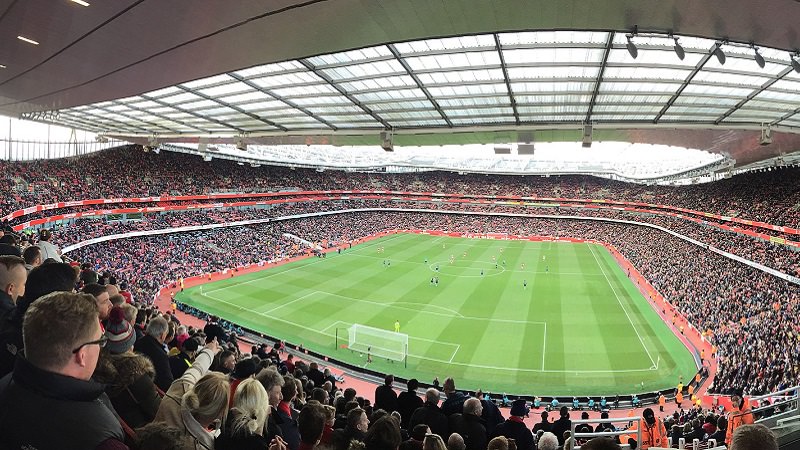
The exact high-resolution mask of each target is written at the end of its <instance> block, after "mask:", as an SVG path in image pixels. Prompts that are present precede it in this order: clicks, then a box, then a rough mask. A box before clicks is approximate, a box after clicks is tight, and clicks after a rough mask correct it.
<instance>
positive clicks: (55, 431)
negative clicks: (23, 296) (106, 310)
mask: <svg viewBox="0 0 800 450" xmlns="http://www.w3.org/2000/svg"><path fill="white" fill-rule="evenodd" d="M22 336H23V341H24V343H25V355H26V356H25V357H24V358H23V357H18V358H17V360H16V363H15V365H14V371H13V372H12V373H11V374H9V375H7V376H6V377H5V378H3V379H2V380H0V423H2V424H3V432H2V433H0V448H10V449H21V448H26V449H28V448H35V449H37V450H47V449H59V450H69V449H76V450H79V449H99V450H116V449H127V448H128V447H127V446H126V445H125V444H123V440H124V435H123V432H122V427H121V426H120V423H119V421H118V420H117V418H116V416H115V414H114V411H113V407H112V406H111V402H110V401H109V399H108V396H106V394H105V393H104V391H103V385H102V384H100V383H96V382H94V381H92V380H91V377H92V373H93V372H94V370H95V367H96V365H97V359H98V356H99V354H100V348H101V347H103V346H105V344H106V337H105V335H104V334H103V333H102V331H101V330H100V322H99V320H98V310H97V304H96V303H95V301H94V297H92V296H91V295H86V294H73V293H68V292H54V293H52V294H48V295H46V296H44V297H42V298H40V299H38V300H37V301H35V302H33V303H32V304H31V306H30V307H29V308H28V311H27V312H26V313H25V319H24V321H23V325H22ZM44 417H46V420H45V421H43V419H44Z"/></svg>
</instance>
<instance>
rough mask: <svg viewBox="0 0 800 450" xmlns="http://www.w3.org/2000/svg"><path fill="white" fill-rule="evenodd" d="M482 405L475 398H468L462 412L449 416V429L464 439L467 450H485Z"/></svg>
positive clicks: (485, 436)
mask: <svg viewBox="0 0 800 450" xmlns="http://www.w3.org/2000/svg"><path fill="white" fill-rule="evenodd" d="M482 412H483V404H482V403H481V401H480V400H478V399H477V398H469V399H467V400H466V401H465V402H464V412H463V413H462V414H454V415H452V416H450V424H449V425H450V429H451V430H455V431H456V432H458V434H460V435H461V436H463V437H464V443H465V444H466V446H467V450H485V449H486V443H487V442H488V439H487V435H486V426H485V425H484V422H483V419H481V413H482Z"/></svg>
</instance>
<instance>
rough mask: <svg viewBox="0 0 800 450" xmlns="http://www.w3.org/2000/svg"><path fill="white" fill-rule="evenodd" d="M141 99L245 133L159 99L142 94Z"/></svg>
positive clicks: (219, 121)
mask: <svg viewBox="0 0 800 450" xmlns="http://www.w3.org/2000/svg"><path fill="white" fill-rule="evenodd" d="M141 97H142V98H146V99H148V100H150V101H151V102H156V103H158V104H159V105H161V106H168V107H170V108H174V109H177V110H178V111H180V112H182V113H186V114H189V115H192V116H195V117H197V118H198V119H203V120H207V121H209V122H214V123H216V124H219V125H222V126H223V127H226V128H231V129H234V130H236V131H238V132H239V133H244V130H243V129H241V128H239V127H234V126H231V125H228V124H227V123H225V122H223V121H221V120H217V119H214V118H213V117H208V116H204V115H202V114H198V113H196V112H194V111H192V110H189V109H185V108H181V107H180V106H178V105H170V104H169V103H164V102H162V101H161V100H159V99H157V98H153V97H149V96H148V95H147V94H142V95H141ZM169 120H172V119H169ZM192 128H197V127H192ZM204 132H205V133H208V131H204Z"/></svg>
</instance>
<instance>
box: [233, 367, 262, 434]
mask: <svg viewBox="0 0 800 450" xmlns="http://www.w3.org/2000/svg"><path fill="white" fill-rule="evenodd" d="M269 410H270V407H269V395H267V390H266V389H264V386H263V385H262V384H261V383H260V382H259V381H258V380H256V379H253V378H248V379H246V380H244V381H242V382H241V383H239V386H237V387H236V393H235V394H233V408H231V415H232V416H233V419H232V420H233V423H232V425H231V430H232V434H233V435H237V434H239V433H242V434H256V433H257V432H258V430H262V429H263V428H264V423H266V421H267V417H268V416H269Z"/></svg>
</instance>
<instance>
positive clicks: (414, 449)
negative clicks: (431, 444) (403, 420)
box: [399, 438, 423, 450]
mask: <svg viewBox="0 0 800 450" xmlns="http://www.w3.org/2000/svg"><path fill="white" fill-rule="evenodd" d="M422 442H423V441H417V440H415V439H413V438H412V439H408V440H405V441H403V442H401V443H400V448H399V450H422Z"/></svg>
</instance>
